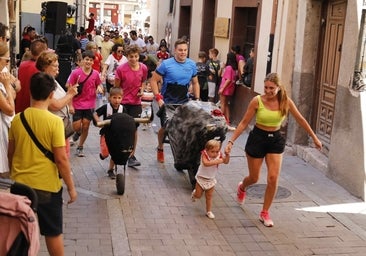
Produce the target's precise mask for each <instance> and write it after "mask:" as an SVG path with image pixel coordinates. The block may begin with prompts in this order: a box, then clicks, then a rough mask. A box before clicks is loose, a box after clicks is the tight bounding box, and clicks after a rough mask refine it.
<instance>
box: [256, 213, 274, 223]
mask: <svg viewBox="0 0 366 256" xmlns="http://www.w3.org/2000/svg"><path fill="white" fill-rule="evenodd" d="M259 220H260V221H261V222H262V223H263V225H264V226H266V227H273V221H272V219H271V217H269V213H268V211H261V214H260V215H259Z"/></svg>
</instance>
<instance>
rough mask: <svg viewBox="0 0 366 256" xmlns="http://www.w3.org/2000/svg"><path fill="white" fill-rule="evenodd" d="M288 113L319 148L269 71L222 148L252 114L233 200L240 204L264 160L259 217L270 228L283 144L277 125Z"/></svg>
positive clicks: (256, 177)
mask: <svg viewBox="0 0 366 256" xmlns="http://www.w3.org/2000/svg"><path fill="white" fill-rule="evenodd" d="M289 113H291V114H292V115H293V117H294V118H295V120H296V121H297V123H298V124H299V125H300V126H301V127H302V128H304V130H305V131H306V132H307V133H308V134H309V135H310V136H311V138H312V139H313V141H314V144H315V146H316V147H317V148H318V149H319V150H320V149H321V148H322V143H321V142H320V140H319V139H318V137H317V136H316V135H315V133H314V131H313V130H312V129H311V127H310V125H309V123H308V122H307V121H306V120H305V118H304V117H303V116H302V115H301V113H300V112H299V110H298V109H297V107H296V105H295V103H294V102H293V101H292V100H291V99H290V98H289V97H288V96H287V92H286V89H285V87H284V86H283V85H282V84H281V81H280V78H279V75H278V74H277V73H270V74H268V75H267V76H266V78H265V79H264V94H263V95H258V96H256V97H254V98H253V99H252V100H251V101H250V103H249V106H248V109H247V111H246V113H245V114H244V116H243V118H242V120H241V121H240V123H239V125H238V127H237V128H236V130H235V132H234V133H233V135H232V136H231V138H230V140H229V141H228V144H227V146H226V151H227V152H229V153H230V151H231V148H232V147H233V145H234V143H235V140H236V139H237V138H238V137H239V136H240V134H241V133H242V132H243V131H244V130H245V129H246V128H247V126H248V124H249V123H250V122H251V120H252V119H253V117H254V116H255V118H256V120H255V121H256V122H255V126H254V128H253V130H252V131H251V132H250V133H249V137H248V140H247V143H246V145H245V153H246V158H247V161H248V168H249V175H248V176H246V177H245V178H244V179H243V180H242V181H240V182H239V184H238V187H237V201H238V203H239V204H242V203H244V200H245V196H246V192H245V191H246V189H247V188H248V186H250V185H252V184H255V183H257V182H258V180H259V176H260V171H261V169H262V164H263V160H265V162H266V165H267V170H268V171H267V187H266V191H265V194H264V203H263V207H262V211H261V212H260V215H259V220H260V221H261V222H262V223H263V224H264V226H266V227H272V226H273V225H274V224H273V221H272V219H271V217H270V216H269V212H268V211H269V208H270V207H271V205H272V201H273V199H274V197H275V195H276V191H277V185H278V179H279V175H280V171H281V164H282V157H283V152H284V150H285V144H286V140H285V138H284V137H283V135H282V134H281V132H280V128H281V124H282V122H283V121H284V120H285V118H286V116H287V115H288V114H289Z"/></svg>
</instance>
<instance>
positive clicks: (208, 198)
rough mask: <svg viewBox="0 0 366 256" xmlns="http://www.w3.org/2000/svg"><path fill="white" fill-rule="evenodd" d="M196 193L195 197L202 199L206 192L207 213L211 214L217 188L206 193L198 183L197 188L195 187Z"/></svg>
mask: <svg viewBox="0 0 366 256" xmlns="http://www.w3.org/2000/svg"><path fill="white" fill-rule="evenodd" d="M195 190H196V191H195V193H194V194H193V196H194V197H195V198H201V196H202V194H203V192H205V196H206V212H210V211H211V208H212V197H213V193H214V191H215V187H212V188H210V189H208V190H206V191H204V190H203V189H202V188H201V186H200V185H198V183H196V187H195Z"/></svg>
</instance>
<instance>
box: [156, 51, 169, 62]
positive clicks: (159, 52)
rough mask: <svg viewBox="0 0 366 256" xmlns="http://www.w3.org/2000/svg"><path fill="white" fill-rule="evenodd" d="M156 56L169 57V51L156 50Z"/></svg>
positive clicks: (159, 57)
mask: <svg viewBox="0 0 366 256" xmlns="http://www.w3.org/2000/svg"><path fill="white" fill-rule="evenodd" d="M156 57H158V59H159V60H161V59H163V60H166V59H167V58H169V53H168V52H162V51H158V52H157V53H156Z"/></svg>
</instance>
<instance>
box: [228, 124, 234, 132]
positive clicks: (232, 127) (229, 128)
mask: <svg viewBox="0 0 366 256" xmlns="http://www.w3.org/2000/svg"><path fill="white" fill-rule="evenodd" d="M227 129H228V130H229V131H235V130H236V128H235V127H234V126H230V125H228V126H227Z"/></svg>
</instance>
